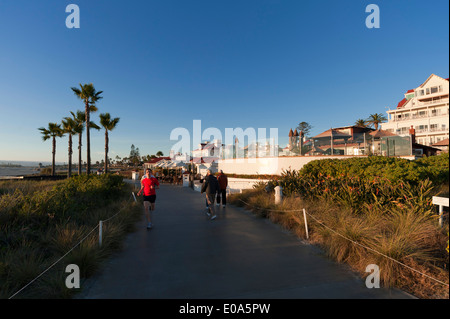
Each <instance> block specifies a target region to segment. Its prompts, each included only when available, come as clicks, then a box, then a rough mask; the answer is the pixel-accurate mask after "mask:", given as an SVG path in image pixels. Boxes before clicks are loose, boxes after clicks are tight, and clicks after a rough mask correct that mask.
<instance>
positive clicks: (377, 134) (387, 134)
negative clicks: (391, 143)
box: [369, 130, 397, 138]
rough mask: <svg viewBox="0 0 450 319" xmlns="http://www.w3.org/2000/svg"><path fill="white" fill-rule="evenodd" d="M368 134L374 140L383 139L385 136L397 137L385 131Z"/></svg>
mask: <svg viewBox="0 0 450 319" xmlns="http://www.w3.org/2000/svg"><path fill="white" fill-rule="evenodd" d="M369 134H370V135H372V136H373V137H375V138H378V137H385V136H397V135H396V134H394V133H391V132H389V131H385V130H377V131H373V132H370V133H369Z"/></svg>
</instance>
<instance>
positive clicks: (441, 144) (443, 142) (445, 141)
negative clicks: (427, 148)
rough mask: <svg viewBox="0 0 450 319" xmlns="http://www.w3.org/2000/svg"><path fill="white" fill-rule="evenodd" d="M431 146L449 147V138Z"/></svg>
mask: <svg viewBox="0 0 450 319" xmlns="http://www.w3.org/2000/svg"><path fill="white" fill-rule="evenodd" d="M431 146H448V138H446V139H445V140H442V141H439V142H436V143H434V144H433V145H431Z"/></svg>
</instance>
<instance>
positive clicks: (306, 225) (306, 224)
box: [303, 208, 309, 239]
mask: <svg viewBox="0 0 450 319" xmlns="http://www.w3.org/2000/svg"><path fill="white" fill-rule="evenodd" d="M303 218H304V219H305V231H306V239H309V233H308V222H307V221H306V210H305V209H304V208H303Z"/></svg>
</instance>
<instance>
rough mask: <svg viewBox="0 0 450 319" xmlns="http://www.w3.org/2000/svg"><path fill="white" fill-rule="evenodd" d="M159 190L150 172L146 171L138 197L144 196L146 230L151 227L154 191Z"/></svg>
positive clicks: (157, 183)
mask: <svg viewBox="0 0 450 319" xmlns="http://www.w3.org/2000/svg"><path fill="white" fill-rule="evenodd" d="M157 188H159V182H158V180H157V179H156V177H154V176H153V175H152V170H151V169H149V168H148V169H147V170H146V175H145V178H143V179H142V180H141V189H140V190H139V192H138V196H141V194H143V195H144V212H145V215H146V217H147V229H150V228H152V227H153V224H152V212H153V211H154V210H155V201H156V189H157Z"/></svg>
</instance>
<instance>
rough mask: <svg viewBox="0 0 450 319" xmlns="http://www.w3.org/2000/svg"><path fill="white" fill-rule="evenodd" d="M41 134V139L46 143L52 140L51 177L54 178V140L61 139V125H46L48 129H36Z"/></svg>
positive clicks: (62, 133)
mask: <svg viewBox="0 0 450 319" xmlns="http://www.w3.org/2000/svg"><path fill="white" fill-rule="evenodd" d="M38 130H39V131H41V133H42V139H43V140H44V141H47V140H48V139H50V138H52V176H55V155H56V138H57V137H63V135H64V132H63V130H62V129H61V124H57V123H48V128H44V127H40V128H38Z"/></svg>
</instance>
